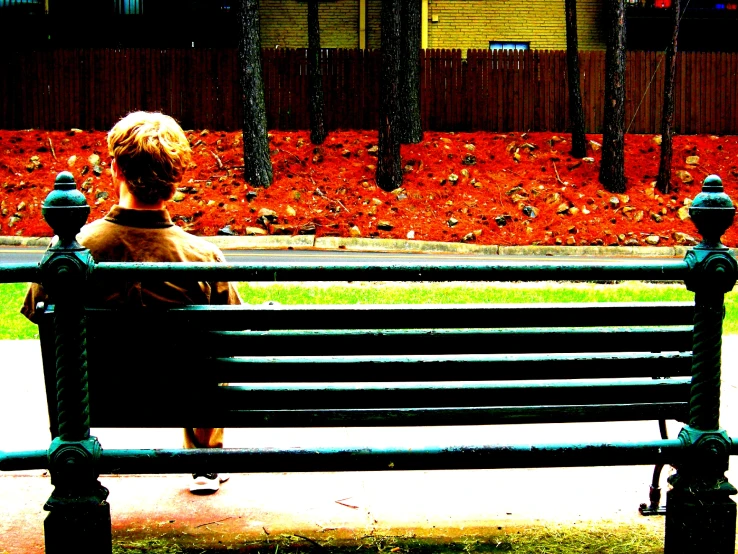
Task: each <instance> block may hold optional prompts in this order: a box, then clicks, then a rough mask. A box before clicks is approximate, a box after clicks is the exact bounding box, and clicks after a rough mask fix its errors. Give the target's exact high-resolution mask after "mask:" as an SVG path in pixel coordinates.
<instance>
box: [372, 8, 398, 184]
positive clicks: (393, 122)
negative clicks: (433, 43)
mask: <svg viewBox="0 0 738 554" xmlns="http://www.w3.org/2000/svg"><path fill="white" fill-rule="evenodd" d="M401 4H402V2H401V0H382V81H381V82H380V101H379V159H378V160H377V174H376V176H377V185H378V186H379V188H381V189H382V190H385V191H391V190H395V189H396V188H398V187H399V186H400V185H402V167H401V164H400V136H399V133H398V131H399V129H398V123H399V119H400V118H399V111H400V90H399V84H400V47H401V40H400V7H401Z"/></svg>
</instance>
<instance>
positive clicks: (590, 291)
mask: <svg viewBox="0 0 738 554" xmlns="http://www.w3.org/2000/svg"><path fill="white" fill-rule="evenodd" d="M26 288H27V285H26V284H23V283H16V284H0V340H6V339H33V338H36V337H37V336H38V333H37V330H36V326H35V325H33V324H32V323H29V322H28V321H27V320H26V319H25V318H24V317H23V316H22V315H20V313H19V311H18V310H19V308H20V305H21V303H22V301H23V297H24V295H25V292H26ZM239 290H240V292H241V296H242V297H243V299H244V302H246V303H249V304H262V303H264V302H269V301H274V302H279V303H282V304H331V303H338V304H359V303H360V304H373V303H378V304H403V303H407V304H443V303H447V304H452V303H473V302H480V303H483V302H497V303H505V302H509V303H519V302H625V301H667V300H691V299H692V297H693V296H692V293H690V292H689V291H687V290H686V289H685V288H684V286H683V285H677V284H655V283H641V282H626V283H618V284H596V283H469V284H465V285H458V284H447V283H434V284H428V283H411V284H394V283H348V284H333V283H298V284H292V283H289V284H281V283H278V284H272V283H268V284H261V283H239ZM737 310H738V308H737V307H736V301H735V292H732V293H730V294H728V295H727V296H726V311H727V315H726V320H725V324H724V332H725V333H726V334H736V333H738V313H737Z"/></svg>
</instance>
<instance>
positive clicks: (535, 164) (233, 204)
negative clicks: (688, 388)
mask: <svg viewBox="0 0 738 554" xmlns="http://www.w3.org/2000/svg"><path fill="white" fill-rule="evenodd" d="M188 136H189V138H190V142H191V144H192V145H193V150H194V157H193V166H192V167H191V169H190V170H189V171H188V172H187V174H186V175H185V178H184V181H183V183H182V185H181V187H180V190H179V193H178V194H177V198H176V200H177V201H175V202H172V203H171V206H170V212H171V213H172V216H173V217H174V218H175V220H176V221H177V224H178V225H181V226H182V227H184V228H186V229H187V230H188V231H190V232H193V233H195V234H199V235H206V236H207V235H215V234H218V233H219V231H220V232H222V231H221V230H225V232H230V233H232V234H236V235H246V234H255V233H260V232H261V233H272V234H300V233H302V234H310V233H315V234H316V235H317V236H362V237H378V238H402V239H405V238H414V239H415V240H422V241H443V242H460V241H463V242H472V243H476V244H499V245H529V244H541V245H554V244H561V245H646V244H652V245H658V246H672V245H676V244H691V243H692V241H691V240H690V237H692V238H694V239H698V238H699V236H698V234H697V232H696V230H695V228H694V225H693V224H692V222H691V220H689V219H688V217H686V214H685V212H686V210H685V209H683V208H684V206H685V205H687V204H688V203H689V202H690V200H691V199H693V198H694V197H695V195H696V194H698V193H699V192H700V185H701V183H702V180H703V179H704V178H705V176H707V175H709V174H713V173H714V174H717V175H719V176H720V177H722V179H723V182H724V184H725V188H726V192H727V193H728V194H730V195H731V196H732V197H733V198H736V199H737V201H738V190H736V189H737V187H738V137H736V136H704V135H699V136H677V137H675V139H674V161H673V167H672V175H673V190H672V192H671V193H669V194H668V195H661V194H659V193H658V192H657V191H655V190H654V181H655V178H656V174H657V172H658V161H659V153H660V147H659V146H658V144H657V139H658V137H655V136H653V135H627V137H626V141H625V142H626V148H625V164H626V179H627V192H626V193H625V194H622V195H614V194H611V193H608V192H607V191H605V189H604V188H603V187H602V185H601V184H600V183H599V182H598V179H597V175H598V171H599V161H600V155H601V152H600V149H599V144H597V143H599V142H601V138H602V137H601V136H599V135H588V136H587V138H588V140H590V150H589V152H588V156H589V158H588V159H585V160H577V159H574V158H572V157H571V156H570V155H569V150H570V148H571V145H570V137H569V136H568V135H555V134H552V133H507V134H496V133H436V132H427V133H426V134H425V139H424V140H423V142H422V143H420V144H417V145H407V146H403V147H402V164H403V167H404V168H405V175H404V182H403V186H402V188H401V189H398V190H396V191H393V192H392V193H388V192H384V191H382V190H381V189H379V188H378V187H377V186H376V184H375V181H374V174H375V167H376V163H377V158H376V152H375V149H376V144H377V134H376V132H365V131H335V132H332V133H330V135H329V136H328V139H327V140H326V142H325V144H323V145H322V146H319V147H316V146H314V145H312V144H311V143H310V140H309V135H308V133H307V132H304V131H295V132H286V131H274V132H272V133H270V148H271V151H272V162H273V166H274V183H273V184H272V185H271V186H270V187H269V188H266V189H262V188H254V187H251V186H250V185H249V184H248V183H246V182H245V181H244V179H243V175H242V166H243V149H242V142H241V136H240V133H238V132H219V131H188ZM95 155H97V156H98V157H99V161H97V160H95V158H94V156H95ZM109 161H110V160H109V156H108V154H107V148H106V145H105V133H104V132H99V131H96V132H87V131H78V130H70V131H68V132H47V131H37V130H30V131H0V208H1V211H0V214H1V215H0V234H2V235H20V236H48V235H50V234H51V231H50V229H49V228H48V226H47V225H46V224H45V222H44V221H43V218H42V217H41V204H42V202H43V200H44V198H45V197H46V195H47V194H48V193H49V191H50V190H51V188H52V187H53V182H54V177H55V175H56V174H57V173H58V172H59V171H63V170H70V171H72V173H73V174H74V175H75V177H76V179H77V183H78V186H81V187H82V189H83V190H84V191H85V194H86V196H87V198H88V201H89V203H90V205H91V206H92V214H91V216H90V219H97V218H99V217H102V216H103V215H104V214H105V213H106V212H107V211H108V209H109V208H110V206H112V205H113V203H114V202H115V200H116V195H117V192H116V191H114V190H113V189H112V187H111V183H110V175H109ZM96 166H97V167H96ZM264 209H266V210H267V211H263V210H264ZM269 210H271V211H269ZM272 212H274V213H273V214H272ZM724 242H725V243H726V244H727V245H729V246H734V247H735V246H738V228H734V229H733V230H731V231H728V233H727V234H726V236H725V239H724Z"/></svg>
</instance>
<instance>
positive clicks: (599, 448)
mask: <svg viewBox="0 0 738 554" xmlns="http://www.w3.org/2000/svg"><path fill="white" fill-rule="evenodd" d="M683 447H684V446H683V444H682V443H681V441H679V440H657V441H633V442H608V443H604V442H592V443H590V442H581V443H576V444H568V443H567V444H545V443H544V444H515V443H512V444H491V443H489V442H487V443H484V442H480V443H477V444H458V445H443V446H437V445H413V446H412V447H408V448H399V447H394V448H393V447H384V448H383V447H376V446H368V445H359V446H346V445H334V446H332V447H331V446H329V445H327V446H323V447H317V448H313V447H310V448H300V447H295V448H270V449H268V450H264V449H258V448H254V449H225V450H223V451H213V450H122V449H121V450H117V449H116V450H106V451H105V452H104V453H103V456H102V458H101V460H100V463H101V466H102V470H103V472H104V473H121V474H125V473H187V472H190V471H192V470H191V469H190V468H193V467H195V468H197V467H198V466H200V465H201V464H202V466H203V467H204V466H205V465H206V464H213V465H217V466H218V467H222V468H223V471H224V472H225V471H227V472H248V473H272V472H282V471H287V472H288V471H301V472H309V471H386V470H396V471H404V470H435V469H495V468H526V467H587V466H599V465H605V466H618V465H643V464H654V463H658V462H666V463H668V462H669V461H672V462H674V461H676V460H680V459H681V452H682V449H683Z"/></svg>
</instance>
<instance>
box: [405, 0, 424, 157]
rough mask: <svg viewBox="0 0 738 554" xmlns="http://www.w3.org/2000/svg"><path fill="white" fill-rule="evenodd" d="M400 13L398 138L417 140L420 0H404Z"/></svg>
mask: <svg viewBox="0 0 738 554" xmlns="http://www.w3.org/2000/svg"><path fill="white" fill-rule="evenodd" d="M401 17H402V23H401V30H402V60H401V64H402V65H401V67H400V75H401V76H400V93H401V97H400V98H401V99H400V142H402V143H404V144H417V143H419V142H420V141H422V140H423V129H422V127H421V125H420V23H421V22H420V17H421V0H405V1H404V2H403V3H402V14H401Z"/></svg>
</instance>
